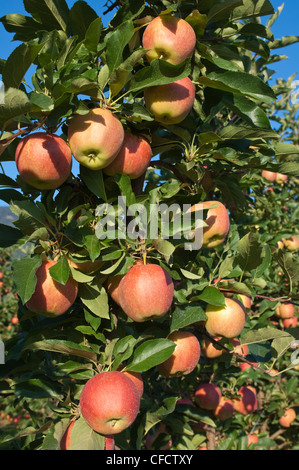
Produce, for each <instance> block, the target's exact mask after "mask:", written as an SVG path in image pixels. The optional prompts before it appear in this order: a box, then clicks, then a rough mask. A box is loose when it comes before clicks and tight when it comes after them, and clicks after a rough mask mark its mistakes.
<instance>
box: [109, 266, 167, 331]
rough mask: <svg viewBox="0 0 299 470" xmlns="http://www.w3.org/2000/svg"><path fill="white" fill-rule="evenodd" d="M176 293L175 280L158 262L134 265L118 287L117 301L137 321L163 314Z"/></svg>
mask: <svg viewBox="0 0 299 470" xmlns="http://www.w3.org/2000/svg"><path fill="white" fill-rule="evenodd" d="M173 295H174V284H173V280H172V278H171V277H170V275H169V274H168V272H167V271H166V270H165V269H164V268H162V267H161V266H159V265H157V264H137V265H135V266H133V267H132V268H131V269H130V270H129V271H128V272H127V274H126V275H125V276H124V277H123V279H122V280H121V282H120V284H119V286H118V300H119V303H120V306H121V308H122V309H123V311H124V312H125V314H126V315H127V316H128V317H129V318H131V319H132V320H133V321H136V322H144V321H147V320H152V319H154V318H159V317H163V316H164V315H165V314H166V313H167V312H168V311H169V309H170V307H171V304H172V301H173Z"/></svg>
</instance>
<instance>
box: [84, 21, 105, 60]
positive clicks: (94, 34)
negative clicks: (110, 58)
mask: <svg viewBox="0 0 299 470" xmlns="http://www.w3.org/2000/svg"><path fill="white" fill-rule="evenodd" d="M102 29H103V25H102V20H101V18H96V19H95V20H94V21H93V22H92V23H90V25H89V27H88V29H87V31H86V34H85V40H84V44H85V46H86V47H87V49H88V50H89V51H91V52H94V53H96V52H97V47H98V44H99V42H100V37H101V32H102Z"/></svg>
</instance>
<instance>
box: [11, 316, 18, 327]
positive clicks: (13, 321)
mask: <svg viewBox="0 0 299 470" xmlns="http://www.w3.org/2000/svg"><path fill="white" fill-rule="evenodd" d="M11 323H12V324H13V325H17V324H18V323H19V319H18V317H15V316H14V317H12V318H11Z"/></svg>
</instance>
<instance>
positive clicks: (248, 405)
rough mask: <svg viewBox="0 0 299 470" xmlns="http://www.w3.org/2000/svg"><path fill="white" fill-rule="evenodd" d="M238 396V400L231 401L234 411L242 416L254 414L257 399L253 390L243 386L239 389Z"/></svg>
mask: <svg viewBox="0 0 299 470" xmlns="http://www.w3.org/2000/svg"><path fill="white" fill-rule="evenodd" d="M238 395H240V398H234V399H233V403H234V408H235V410H236V411H237V412H238V413H241V414H242V415H248V414H251V413H254V411H255V410H256V409H257V398H256V393H255V391H254V389H253V388H251V387H249V386H245V385H243V386H242V387H241V388H240V389H239V391H238Z"/></svg>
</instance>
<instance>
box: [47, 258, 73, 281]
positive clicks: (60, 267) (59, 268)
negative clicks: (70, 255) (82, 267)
mask: <svg viewBox="0 0 299 470" xmlns="http://www.w3.org/2000/svg"><path fill="white" fill-rule="evenodd" d="M49 273H50V275H51V277H52V278H53V279H55V281H57V282H59V283H60V284H63V285H65V284H66V283H67V281H68V279H69V277H70V266H69V263H68V260H67V257H66V256H65V255H62V256H61V257H60V258H59V260H58V261H57V263H56V264H54V265H53V266H51V268H50V269H49Z"/></svg>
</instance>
